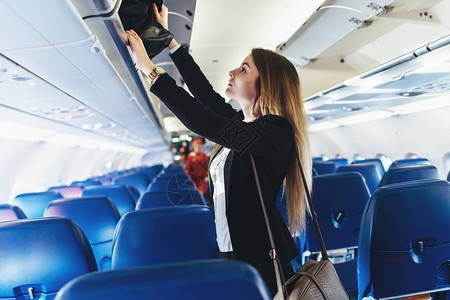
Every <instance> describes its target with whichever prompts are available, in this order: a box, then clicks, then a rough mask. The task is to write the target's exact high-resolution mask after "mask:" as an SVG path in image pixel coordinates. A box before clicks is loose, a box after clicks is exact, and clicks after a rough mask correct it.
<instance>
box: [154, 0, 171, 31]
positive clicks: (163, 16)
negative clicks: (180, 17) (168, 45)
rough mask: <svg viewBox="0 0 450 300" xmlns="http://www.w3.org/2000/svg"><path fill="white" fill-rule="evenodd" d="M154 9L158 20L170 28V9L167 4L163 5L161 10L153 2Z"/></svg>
mask: <svg viewBox="0 0 450 300" xmlns="http://www.w3.org/2000/svg"><path fill="white" fill-rule="evenodd" d="M153 11H154V13H155V18H156V22H158V23H159V24H161V26H162V27H164V29H166V30H169V10H168V9H167V6H165V5H163V6H162V8H161V12H159V11H158V7H157V6H156V4H155V3H153Z"/></svg>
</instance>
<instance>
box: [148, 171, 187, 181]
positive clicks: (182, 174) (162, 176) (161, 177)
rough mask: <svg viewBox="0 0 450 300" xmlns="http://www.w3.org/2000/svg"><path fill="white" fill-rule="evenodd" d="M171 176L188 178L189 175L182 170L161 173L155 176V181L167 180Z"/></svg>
mask: <svg viewBox="0 0 450 300" xmlns="http://www.w3.org/2000/svg"><path fill="white" fill-rule="evenodd" d="M171 178H178V179H186V178H189V176H188V174H187V173H186V172H184V171H183V172H177V173H162V174H159V175H158V176H156V177H155V181H156V180H168V179H171Z"/></svg>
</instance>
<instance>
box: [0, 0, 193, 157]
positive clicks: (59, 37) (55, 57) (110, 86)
mask: <svg viewBox="0 0 450 300" xmlns="http://www.w3.org/2000/svg"><path fill="white" fill-rule="evenodd" d="M188 2H189V1H188ZM191 2H192V3H193V5H195V1H190V2H189V3H188V4H190V5H191V4H192V3H191ZM120 4H121V1H120V0H73V1H70V0H42V1H38V2H37V1H14V0H6V1H2V2H1V3H0V26H2V27H3V28H7V27H10V26H14V28H15V30H14V31H11V32H9V31H5V32H6V33H7V35H8V36H5V37H4V38H2V40H1V41H0V53H1V59H0V64H1V66H0V69H1V70H2V74H3V78H6V80H5V82H3V83H2V84H0V90H2V91H3V93H2V95H0V103H1V104H2V105H3V106H5V107H10V108H12V109H17V110H20V111H23V112H26V113H28V114H33V115H35V116H37V117H39V118H46V119H49V120H53V121H57V122H62V123H65V124H67V125H70V126H73V127H77V128H79V129H81V130H83V131H89V132H93V133H97V134H98V135H101V136H103V137H104V138H107V139H113V140H116V141H119V142H120V143H123V144H128V145H131V146H137V147H143V148H152V147H156V148H158V147H159V148H161V147H163V148H164V147H165V148H167V149H168V142H169V139H170V135H169V134H168V133H167V132H166V131H165V130H164V126H163V122H162V115H161V114H160V113H159V101H158V99H156V97H152V95H150V93H149V85H148V83H147V82H146V80H145V79H144V78H143V76H142V74H141V73H140V72H139V71H137V70H136V67H135V65H134V61H133V58H132V56H131V55H130V54H131V52H130V49H129V47H128V46H127V45H126V44H127V40H126V35H125V32H124V30H123V28H122V25H121V22H120V19H119V16H118V9H119V7H120ZM183 5H184V6H186V5H187V4H186V3H184V4H183ZM183 5H182V6H183ZM183 9H184V8H183ZM184 10H185V12H184V13H185V14H187V17H184V16H183V17H180V16H179V15H178V14H173V16H175V18H179V19H182V20H183V22H185V23H187V24H190V26H192V18H193V10H192V11H190V10H189V9H188V8H186V9H184ZM180 14H181V13H180ZM189 14H190V15H189ZM171 18H172V19H173V17H171ZM180 22H181V21H180ZM180 22H178V23H180ZM173 23H174V24H176V23H177V22H176V21H175V20H174V21H173ZM180 26H181V23H180ZM183 28H185V29H184V30H188V29H187V27H186V26H185V24H183ZM17 32H21V35H20V36H19V35H17V34H16V33H17ZM180 39H181V42H182V43H184V44H189V39H190V35H189V36H187V37H186V40H184V36H183V35H182V34H180V38H179V40H180ZM0 75H1V74H0ZM0 80H1V79H0ZM21 80H22V81H21ZM39 99H40V100H39ZM43 99H45V101H43ZM47 100H48V101H47ZM80 112H81V113H80Z"/></svg>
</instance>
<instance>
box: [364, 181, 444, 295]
mask: <svg viewBox="0 0 450 300" xmlns="http://www.w3.org/2000/svg"><path fill="white" fill-rule="evenodd" d="M449 216H450V183H449V182H448V181H445V180H423V181H414V182H405V183H400V184H393V185H389V186H385V187H382V188H379V189H378V190H377V191H376V192H375V194H373V195H372V198H371V199H370V201H369V203H368V204H367V206H366V209H365V211H364V215H363V218H362V221H361V231H360V236H359V249H358V250H359V259H358V286H359V299H362V297H365V296H372V297H374V298H385V297H386V298H387V297H396V298H397V297H398V298H400V296H401V295H406V294H416V293H421V292H426V291H428V292H429V291H432V290H435V289H443V288H450V282H449V278H450V235H449V228H450V218H449Z"/></svg>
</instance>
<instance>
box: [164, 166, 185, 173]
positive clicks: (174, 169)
mask: <svg viewBox="0 0 450 300" xmlns="http://www.w3.org/2000/svg"><path fill="white" fill-rule="evenodd" d="M180 171H183V172H184V168H183V166H182V165H180V164H170V165H168V166H167V167H166V168H165V169H164V170H163V172H164V173H177V172H180Z"/></svg>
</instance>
